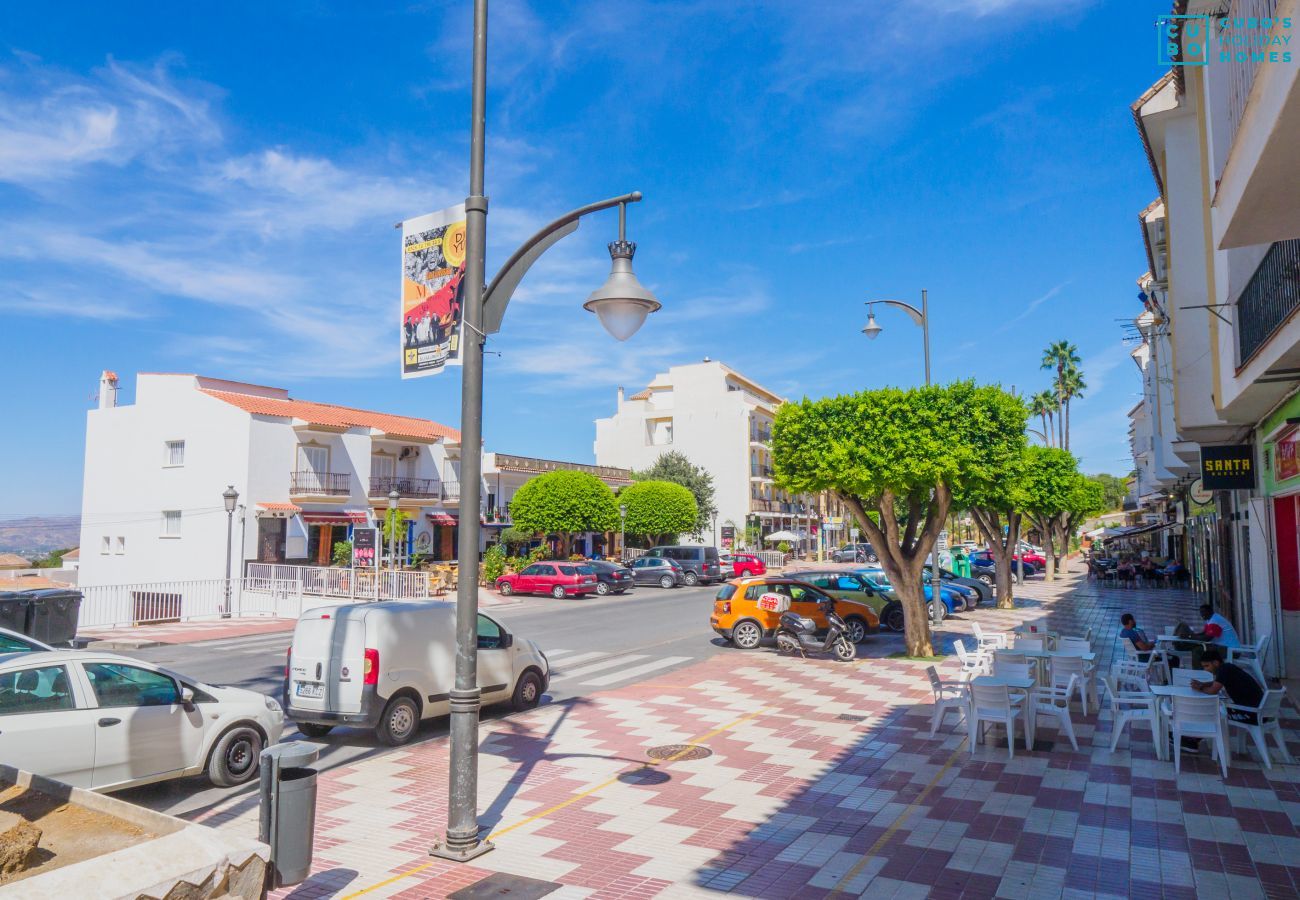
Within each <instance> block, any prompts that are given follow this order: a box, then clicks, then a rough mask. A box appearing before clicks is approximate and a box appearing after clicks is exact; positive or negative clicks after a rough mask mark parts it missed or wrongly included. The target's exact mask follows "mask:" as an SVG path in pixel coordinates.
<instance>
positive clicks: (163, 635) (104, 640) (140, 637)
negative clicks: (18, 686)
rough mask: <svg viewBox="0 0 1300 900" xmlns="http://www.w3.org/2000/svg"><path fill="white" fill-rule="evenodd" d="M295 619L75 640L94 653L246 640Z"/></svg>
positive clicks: (148, 628) (174, 626)
mask: <svg viewBox="0 0 1300 900" xmlns="http://www.w3.org/2000/svg"><path fill="white" fill-rule="evenodd" d="M297 624H298V620H297V619H274V618H270V617H267V616H257V617H249V618H243V619H209V620H204V621H199V622H168V623H165V624H161V625H135V626H129V627H123V628H82V629H79V630H78V631H77V637H78V638H79V639H81V640H83V641H88V642H89V643H88V644H87V646H88V647H90V648H91V649H96V650H109V649H114V648H136V649H138V648H140V647H154V646H157V645H159V644H193V643H196V642H198V641H215V640H218V639H220V638H236V637H248V636H250V635H255V634H275V633H277V632H281V631H284V632H288V631H293V627H294V626H295V625H297Z"/></svg>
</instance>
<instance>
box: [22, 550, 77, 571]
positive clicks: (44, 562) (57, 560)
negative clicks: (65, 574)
mask: <svg viewBox="0 0 1300 900" xmlns="http://www.w3.org/2000/svg"><path fill="white" fill-rule="evenodd" d="M74 549H75V548H73V547H65V548H64V549H62V550H51V551H50V555H49V556H43V557H41V558H40V559H34V560H32V568H33V569H58V568H62V566H63V555H64V554H65V553H71V552H72V551H73V550H74Z"/></svg>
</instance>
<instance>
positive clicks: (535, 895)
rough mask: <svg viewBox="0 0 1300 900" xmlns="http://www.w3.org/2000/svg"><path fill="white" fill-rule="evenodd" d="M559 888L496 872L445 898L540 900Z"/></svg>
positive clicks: (547, 883)
mask: <svg viewBox="0 0 1300 900" xmlns="http://www.w3.org/2000/svg"><path fill="white" fill-rule="evenodd" d="M560 887H561V885H559V884H556V883H555V882H552V881H539V880H537V879H536V878H525V877H524V876H522V875H507V874H506V873H505V872H497V873H495V874H493V875H489V876H488V877H487V878H483V879H480V880H479V881H476V882H474V883H473V884H471V885H470V886H469V887H463V888H461V889H460V890H458V891H456V892H455V893H453V894H448V895H447V896H448V897H449V898H451V900H491V898H492V897H509V898H510V900H541V898H542V897H545V896H546V895H547V894H550V893H552V892H554V891H558V890H559V889H560Z"/></svg>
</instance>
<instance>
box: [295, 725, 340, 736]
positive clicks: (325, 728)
mask: <svg viewBox="0 0 1300 900" xmlns="http://www.w3.org/2000/svg"><path fill="white" fill-rule="evenodd" d="M298 730H299V731H301V732H302V733H303V734H304V735H305V736H306V737H309V738H323V737H325V735H327V734H329V733H330V732H331V731H333V730H334V726H333V725H317V724H316V723H315V722H299V723H298Z"/></svg>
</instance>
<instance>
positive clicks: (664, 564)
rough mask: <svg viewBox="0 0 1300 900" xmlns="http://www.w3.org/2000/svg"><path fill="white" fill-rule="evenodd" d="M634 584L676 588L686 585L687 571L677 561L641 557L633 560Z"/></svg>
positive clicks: (655, 557)
mask: <svg viewBox="0 0 1300 900" xmlns="http://www.w3.org/2000/svg"><path fill="white" fill-rule="evenodd" d="M632 583H633V584H657V585H659V586H660V587H661V588H674V587H677V586H678V585H681V584H685V583H686V570H684V569H683V568H682V567H681V565H680V564H679V563H678V562H677V560H675V559H662V558H660V557H658V556H639V557H637V558H636V559H634V560H632Z"/></svg>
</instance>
